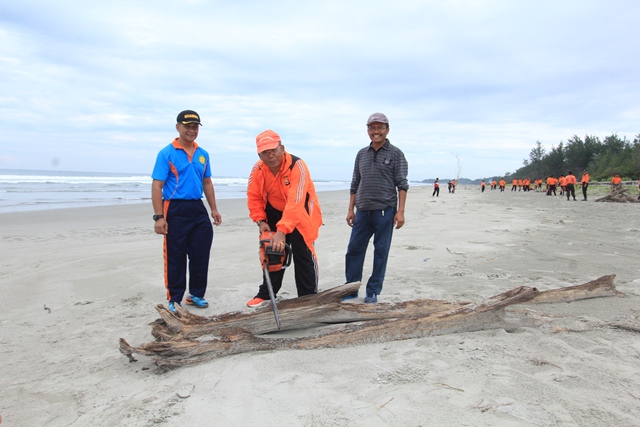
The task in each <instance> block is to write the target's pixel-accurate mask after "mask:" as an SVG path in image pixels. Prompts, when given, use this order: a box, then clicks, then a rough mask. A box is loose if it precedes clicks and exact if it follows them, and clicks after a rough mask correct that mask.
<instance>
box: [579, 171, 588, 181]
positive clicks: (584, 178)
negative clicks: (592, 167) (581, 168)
mask: <svg viewBox="0 0 640 427" xmlns="http://www.w3.org/2000/svg"><path fill="white" fill-rule="evenodd" d="M580 183H582V184H588V183H589V174H588V173H583V174H582V179H581V180H580Z"/></svg>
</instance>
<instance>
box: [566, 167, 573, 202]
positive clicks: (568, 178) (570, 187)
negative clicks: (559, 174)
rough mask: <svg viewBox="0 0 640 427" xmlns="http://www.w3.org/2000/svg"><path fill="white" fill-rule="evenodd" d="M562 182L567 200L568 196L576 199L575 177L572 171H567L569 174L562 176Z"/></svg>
mask: <svg viewBox="0 0 640 427" xmlns="http://www.w3.org/2000/svg"><path fill="white" fill-rule="evenodd" d="M564 183H565V186H566V188H565V192H566V193H567V202H568V201H569V198H570V197H573V200H574V201H575V200H576V187H575V185H576V177H575V175H574V174H573V172H571V171H569V174H568V175H567V176H565V177H564Z"/></svg>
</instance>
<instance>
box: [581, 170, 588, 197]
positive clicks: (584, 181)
mask: <svg viewBox="0 0 640 427" xmlns="http://www.w3.org/2000/svg"><path fill="white" fill-rule="evenodd" d="M580 184H582V201H583V202H586V201H587V188H589V173H588V172H587V171H586V169H585V170H584V171H582V179H580Z"/></svg>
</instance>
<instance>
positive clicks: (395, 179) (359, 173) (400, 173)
mask: <svg viewBox="0 0 640 427" xmlns="http://www.w3.org/2000/svg"><path fill="white" fill-rule="evenodd" d="M408 172H409V165H408V163H407V159H405V157H404V154H403V153H402V151H400V149H399V148H398V147H396V146H394V145H391V143H390V142H389V140H388V139H387V140H385V142H384V145H383V146H382V147H381V148H380V149H379V150H378V151H376V150H374V148H373V145H372V144H369V146H367V147H364V148H363V149H362V150H360V151H358V154H357V156H356V162H355V165H354V167H353V178H352V179H351V189H350V192H349V193H350V194H355V195H356V208H358V210H378V209H385V208H387V207H389V206H392V207H397V206H398V191H399V190H404V191H407V190H409V182H408V181H407V174H408Z"/></svg>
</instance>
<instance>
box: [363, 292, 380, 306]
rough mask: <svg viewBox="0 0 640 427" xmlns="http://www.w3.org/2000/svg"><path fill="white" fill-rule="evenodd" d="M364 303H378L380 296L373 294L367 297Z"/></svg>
mask: <svg viewBox="0 0 640 427" xmlns="http://www.w3.org/2000/svg"><path fill="white" fill-rule="evenodd" d="M364 303H365V304H377V303H378V298H377V297H376V294H373V296H370V297H365V298H364Z"/></svg>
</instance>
